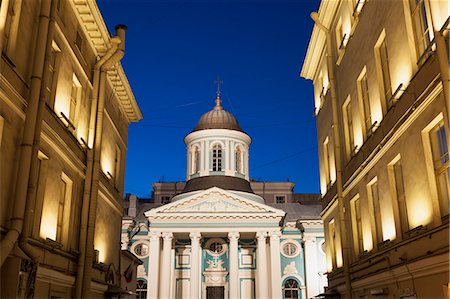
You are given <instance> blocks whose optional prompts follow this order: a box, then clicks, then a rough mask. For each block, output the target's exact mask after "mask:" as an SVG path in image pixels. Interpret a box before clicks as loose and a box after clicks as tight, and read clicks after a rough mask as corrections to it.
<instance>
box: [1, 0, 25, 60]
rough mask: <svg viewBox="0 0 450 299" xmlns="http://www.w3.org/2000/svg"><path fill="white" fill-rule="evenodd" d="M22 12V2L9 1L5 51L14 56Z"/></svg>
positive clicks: (17, 0)
mask: <svg viewBox="0 0 450 299" xmlns="http://www.w3.org/2000/svg"><path fill="white" fill-rule="evenodd" d="M21 10H22V0H9V5H8V12H7V15H6V20H5V25H4V29H3V49H2V50H3V51H4V52H5V53H6V54H7V55H13V54H14V50H15V47H16V40H17V34H18V31H19V19H20V13H21Z"/></svg>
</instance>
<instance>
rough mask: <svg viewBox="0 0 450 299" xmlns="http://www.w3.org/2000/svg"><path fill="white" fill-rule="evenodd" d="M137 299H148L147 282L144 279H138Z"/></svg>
mask: <svg viewBox="0 0 450 299" xmlns="http://www.w3.org/2000/svg"><path fill="white" fill-rule="evenodd" d="M136 298H137V299H147V282H146V281H145V280H142V279H138V281H137V286H136Z"/></svg>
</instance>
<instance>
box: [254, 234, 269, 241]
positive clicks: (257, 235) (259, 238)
mask: <svg viewBox="0 0 450 299" xmlns="http://www.w3.org/2000/svg"><path fill="white" fill-rule="evenodd" d="M266 237H267V232H257V233H256V238H257V239H258V241H265V240H266Z"/></svg>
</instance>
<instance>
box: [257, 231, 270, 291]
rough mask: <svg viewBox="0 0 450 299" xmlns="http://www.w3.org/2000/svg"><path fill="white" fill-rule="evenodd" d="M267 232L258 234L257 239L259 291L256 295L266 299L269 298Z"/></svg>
mask: <svg viewBox="0 0 450 299" xmlns="http://www.w3.org/2000/svg"><path fill="white" fill-rule="evenodd" d="M266 237H267V233H266V232H257V233H256V239H257V240H258V245H257V247H256V269H257V273H258V276H257V278H256V279H257V281H258V284H257V285H258V291H257V293H256V295H257V296H256V297H257V298H261V299H263V298H264V299H266V298H269V288H268V283H269V282H268V280H267V254H266Z"/></svg>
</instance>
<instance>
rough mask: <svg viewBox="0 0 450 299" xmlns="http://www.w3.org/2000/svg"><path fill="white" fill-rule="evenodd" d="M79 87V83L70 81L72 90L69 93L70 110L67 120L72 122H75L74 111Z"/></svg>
mask: <svg viewBox="0 0 450 299" xmlns="http://www.w3.org/2000/svg"><path fill="white" fill-rule="evenodd" d="M80 90H81V87H80V86H79V83H78V82H76V81H75V80H73V81H72V91H71V93H70V110H69V120H70V121H71V122H72V124H75V113H76V109H77V103H78V98H79V96H80Z"/></svg>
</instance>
